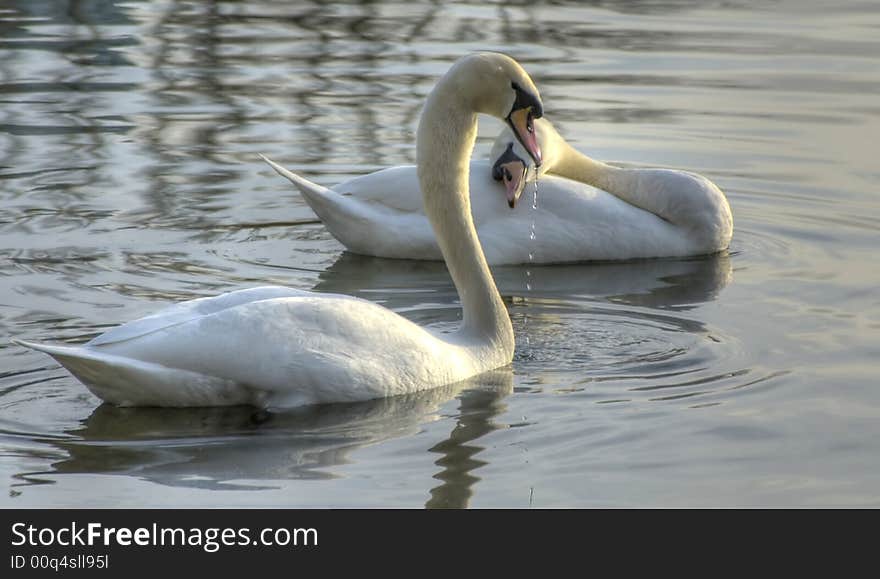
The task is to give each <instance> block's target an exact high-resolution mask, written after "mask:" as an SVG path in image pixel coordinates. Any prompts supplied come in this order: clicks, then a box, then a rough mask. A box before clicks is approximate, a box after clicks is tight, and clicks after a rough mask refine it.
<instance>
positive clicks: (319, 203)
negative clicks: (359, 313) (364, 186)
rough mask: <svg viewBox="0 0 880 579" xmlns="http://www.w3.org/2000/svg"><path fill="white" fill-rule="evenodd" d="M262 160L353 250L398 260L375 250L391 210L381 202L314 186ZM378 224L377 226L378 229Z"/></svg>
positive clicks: (282, 168)
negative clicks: (299, 194)
mask: <svg viewBox="0 0 880 579" xmlns="http://www.w3.org/2000/svg"><path fill="white" fill-rule="evenodd" d="M260 157H261V158H262V159H263V160H264V161H266V163H268V164H269V166H270V167H272V168H273V169H275V171H276V172H277V173H278V174H279V175H281V176H282V177H284V178H285V179H287V180H288V181H290V182H291V183H293V184H294V185H296V187H297V188H298V189H299V190H300V192H301V193H302V195H303V197H304V198H305V200H306V203H308V204H309V207H311V208H312V211H314V212H315V214H316V215H317V216H318V218H319V219H320V220H321V221H322V222H323V223H324V226H325V227H326V228H327V230H328V231H329V232H330V233H331V234H332V235H333V237H335V238H336V239H337V240H338V241H339V242H340V243H342V244H343V245H344V246H345V247H346V248H348V249H349V251H353V252H355V253H363V254H367V255H380V256H381V257H395V255H393V254H390V255H385V254H383V253H382V252H381V250H380V251H379V253H377V252H376V251H375V250H372V249H371V248H372V247H373V246H374V245H375V240H376V239H377V238H378V236H379V235H381V234H382V230H384V228H382V227H379V226H380V225H381V224H383V223H386V222H387V221H388V220H389V215H388V211H390V210H389V209H388V208H387V207H383V206H382V205H381V203H370V202H367V201H364V200H361V199H358V198H357V197H355V196H351V195H342V194H340V193H338V192H336V191H334V190H333V189H330V188H327V187H323V186H321V185H318V184H317V183H312V182H311V181H309V180H308V179H305V178H303V177H300V176H299V175H297V174H296V173H294V172H293V171H289V170H288V169H285V168H284V167H282V166H281V165H279V164H278V163H276V162H274V161H272V160H271V159H269V158H268V157H266V156H264V155H260ZM374 225H375V226H376V227H374Z"/></svg>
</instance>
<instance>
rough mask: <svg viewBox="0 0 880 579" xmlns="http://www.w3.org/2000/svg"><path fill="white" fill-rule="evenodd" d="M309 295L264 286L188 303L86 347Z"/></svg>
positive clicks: (121, 328)
mask: <svg viewBox="0 0 880 579" xmlns="http://www.w3.org/2000/svg"><path fill="white" fill-rule="evenodd" d="M309 293H310V292H307V291H304V290H298V289H293V288H286V287H280V286H263V287H256V288H250V289H244V290H238V291H233V292H229V293H225V294H222V295H219V296H215V297H208V298H199V299H194V300H189V301H185V302H181V303H178V304H175V305H172V306H169V307H167V308H164V309H163V310H161V311H160V312H158V313H156V314H153V315H150V316H147V317H144V318H141V319H139V320H134V321H131V322H128V323H125V324H122V325H121V326H118V327H115V328H113V329H111V330H109V331H107V332H105V333H103V334H101V335H100V336H97V337H96V338H94V339H93V340H92V341H90V342H88V344H87V345H88V346H103V345H107V344H112V343H115V342H124V341H127V340H132V339H135V338H139V337H141V336H143V335H145V334H149V333H152V332H156V331H159V330H164V329H166V328H169V327H172V326H176V325H178V324H184V323H186V322H189V321H192V320H195V319H198V318H201V317H204V316H207V315H210V314H214V313H217V312H220V311H222V310H225V309H229V308H233V307H235V306H239V305H241V304H245V303H249V302H255V301H260V300H266V299H272V298H278V297H294V296H301V295H304V294H309Z"/></svg>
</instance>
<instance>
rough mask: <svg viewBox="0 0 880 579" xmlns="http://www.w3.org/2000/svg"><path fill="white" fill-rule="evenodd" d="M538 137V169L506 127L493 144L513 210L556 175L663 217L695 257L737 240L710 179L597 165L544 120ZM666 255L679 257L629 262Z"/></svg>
mask: <svg viewBox="0 0 880 579" xmlns="http://www.w3.org/2000/svg"><path fill="white" fill-rule="evenodd" d="M535 132H536V134H537V140H538V142H539V144H540V147H541V151H542V155H543V162H542V163H540V164H539V165H538V166H536V164H535V163H533V162H531V159H529V157H528V154H527V153H526V152H525V151H524V149H523V148H522V146H521V145H520V144H519V142H518V141H517V140H516V139H515V138H514V135H513V134H512V133H511V132H510V130H509V129H507V128H505V129H504V130H502V132H501V134H500V135H499V136H498V137H497V138H496V139H495V143H494V144H493V146H492V151H491V153H490V154H489V157H490V158H492V159H495V164H494V165H493V168H492V176H493V178H494V179H495V180H497V181H502V182H503V183H504V184H505V187H506V190H507V199H508V202H509V203H510V205H511V206H513V205H515V203H516V201H517V200H518V199H519V196H520V194H521V193H522V191H523V190H524V189H525V185H526V183H527V182H531V181H535V180H536V179H538V178H539V177H541V178H543V177H544V176H545V175H548V174H552V175H555V176H557V177H564V178H567V179H570V180H572V181H577V182H579V183H584V184H586V185H590V186H592V187H596V188H597V189H601V190H602V191H604V192H607V193H610V194H611V195H614V196H615V197H617V198H618V199H621V200H623V201H625V202H626V203H628V204H629V205H631V206H632V207H633V211H632V212H633V215H634V216H635V215H636V211H637V210H642V211H646V212H648V213H651V214H653V215H656V216H657V217H660V218H661V219H663V220H664V221H666V222H667V223H669V224H671V225H672V226H674V227H675V228H676V229H678V230H679V231H681V232H682V233H683V234H684V235H686V236H687V239H688V242H689V246H690V248H689V250H690V252H691V253H693V254H708V253H715V252H717V251H721V250H723V249H726V248H727V246H728V245H729V243H730V239H731V236H732V235H733V217H732V215H731V212H730V205H729V204H728V202H727V198H726V197H725V195H724V193H723V192H722V191H721V190H720V189H719V188H718V187H717V186H716V185H715V184H714V183H712V182H711V181H710V180H709V179H707V178H706V177H703V176H702V175H698V174H696V173H691V172H688V171H680V170H677V169H657V168H644V167H626V168H622V167H615V166H613V165H609V164H607V163H603V162H602V161H597V160H595V159H592V158H590V157H588V156H587V155H585V154H583V153H581V152H580V151H578V150H577V149H575V148H574V147H572V146H571V145H570V144H569V143H568V142H567V141H566V140H565V139H563V138H562V136H561V135H560V134H559V132H558V131H557V130H556V127H554V126H553V124H552V123H551V122H550V121H548V120H547V119H544V118H542V119H539V120H537V121H535ZM542 184H543V183H542ZM548 195H551V193H548ZM544 198H545V199H546V197H544ZM666 255H669V256H674V255H679V253H678V251H677V248H676V247H674V246H670V247H668V248H667V247H662V246H661V247H657V248H656V249H655V250H654V251H653V252H648V253H646V254H645V255H637V254H633V255H629V256H627V257H663V256H666Z"/></svg>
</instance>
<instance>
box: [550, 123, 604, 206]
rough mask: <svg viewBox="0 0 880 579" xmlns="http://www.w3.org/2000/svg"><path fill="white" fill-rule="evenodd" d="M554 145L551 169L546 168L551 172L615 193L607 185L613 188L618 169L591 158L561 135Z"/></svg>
mask: <svg viewBox="0 0 880 579" xmlns="http://www.w3.org/2000/svg"><path fill="white" fill-rule="evenodd" d="M554 146H555V149H556V155H557V157H556V159H555V161H554V162H553V166H552V169H551V168H550V167H549V166H548V169H550V170H552V171H553V173H555V174H556V175H559V176H560V177H565V178H567V179H571V180H573V181H580V182H581V183H586V184H587V185H592V186H593V187H598V188H599V189H603V190H605V191H608V192H609V193H612V194H614V195H617V193H616V192H615V191H611V190H609V187H610V188H612V189H613V188H615V186H616V181H617V178H619V173H620V171H621V170H620V169H618V168H617V167H613V166H611V165H608V164H607V163H603V162H601V161H597V160H595V159H591V158H590V157H588V156H586V155H584V154H583V153H581V152H580V151H578V150H577V149H575V148H574V147H572V146H571V145H569V144H568V143H567V142H566V141H565V140H563V139H562V137H558V141H557V142H556V143H554Z"/></svg>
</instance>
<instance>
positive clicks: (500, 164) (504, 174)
mask: <svg viewBox="0 0 880 579" xmlns="http://www.w3.org/2000/svg"><path fill="white" fill-rule="evenodd" d="M511 161H519V162H520V163H522V159H520V158H519V155H517V154H516V153H514V152H513V142H510V143H508V144H507V149H505V151H504V153H503V154H502V155H501V156H500V157H498V160H497V161H495V164H494V165H492V178H493V179H495V180H496V181H501V180H503V179H507V180H508V181H510V180H511V179H512V178H513V177H512V176H511V174H510V171H509V170H508V169H507V167H505V166H504V165H505V164H507V163H509V162H511Z"/></svg>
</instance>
